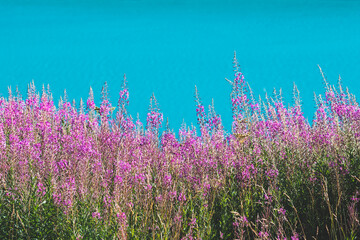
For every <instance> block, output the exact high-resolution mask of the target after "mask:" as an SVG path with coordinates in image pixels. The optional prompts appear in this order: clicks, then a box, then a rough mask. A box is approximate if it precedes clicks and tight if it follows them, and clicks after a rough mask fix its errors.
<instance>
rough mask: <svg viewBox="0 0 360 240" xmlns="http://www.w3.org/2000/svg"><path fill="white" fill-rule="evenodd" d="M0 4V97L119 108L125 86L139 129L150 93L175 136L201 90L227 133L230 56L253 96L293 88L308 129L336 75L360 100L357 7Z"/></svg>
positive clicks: (225, 0) (225, 2) (331, 2)
mask: <svg viewBox="0 0 360 240" xmlns="http://www.w3.org/2000/svg"><path fill="white" fill-rule="evenodd" d="M269 2H270V1H267V0H263V1H261V0H255V1H235V0H234V1H232V0H221V1H220V0H219V1H215V0H213V1H211V0H210V1H199V0H191V1H190V0H183V1H172V0H166V1H165V0H164V1H159V0H152V1H144V0H142V1H141V0H132V1H130V0H128V1H111V0H108V1H100V0H99V1H95V0H87V1H85V0H81V1H80V0H63V1H51V0H48V1H43V0H31V1H30V0H28V1H25V0H23V1H21V0H6V1H4V0H0V93H1V95H2V96H7V93H6V91H7V86H9V85H11V86H12V87H13V88H14V87H15V86H16V85H18V86H19V89H20V90H21V91H22V93H23V95H24V96H26V88H27V84H28V83H29V82H30V81H32V79H34V81H35V85H36V86H37V87H38V89H39V90H40V89H41V85H42V84H50V88H51V90H52V92H53V95H54V99H56V100H57V99H59V97H60V96H61V95H62V93H63V91H64V89H66V91H67V93H68V95H69V98H70V99H73V98H74V99H76V101H77V102H78V101H79V99H80V98H81V97H82V98H83V99H86V98H87V96H88V91H89V87H90V86H92V87H93V89H94V93H95V95H96V99H97V101H98V102H99V101H100V92H101V86H102V85H103V83H104V81H107V82H108V85H109V89H110V96H111V100H112V102H113V104H115V105H116V102H117V98H118V93H119V90H120V88H121V85H122V78H123V74H124V73H125V74H126V75H127V79H128V85H129V88H130V113H131V114H132V115H133V117H134V118H136V114H137V113H139V114H140V119H141V120H142V121H143V122H144V121H145V119H146V112H147V109H148V105H149V98H150V96H151V94H152V93H153V92H154V93H155V96H156V97H157V100H158V102H159V104H160V108H161V110H162V112H163V113H164V117H165V119H166V118H167V117H168V118H169V122H170V127H171V128H173V129H174V130H175V131H176V132H177V129H178V128H179V127H180V124H181V123H182V121H183V120H184V121H185V122H186V123H187V124H190V123H191V122H192V123H196V114H195V102H194V86H195V85H197V87H198V90H199V93H200V96H201V98H202V100H203V103H204V104H205V105H209V104H211V99H212V98H213V99H214V103H215V109H216V110H217V112H218V113H219V114H221V116H222V118H223V122H224V125H225V127H226V128H227V129H230V123H231V105H230V98H229V94H230V90H231V88H230V85H229V84H228V83H227V82H226V81H225V77H226V78H232V77H233V71H232V57H233V54H234V51H236V52H237V57H238V61H239V63H240V65H241V69H242V71H243V73H244V75H245V78H246V79H247V80H248V81H249V83H250V85H251V87H252V89H253V91H254V93H255V96H258V95H259V94H260V95H261V96H264V93H265V91H267V92H268V93H269V94H271V93H272V91H273V88H276V89H279V88H282V90H283V92H284V98H285V101H286V102H288V103H291V101H292V98H291V97H292V87H293V82H295V83H296V84H297V85H298V88H299V90H300V94H301V96H302V100H303V107H304V111H305V114H306V116H307V117H308V118H309V120H311V119H312V116H313V111H314V106H315V104H314V101H313V93H314V92H316V93H317V94H320V93H321V94H322V93H323V85H322V78H321V75H320V73H319V71H318V68H317V64H319V65H320V66H321V67H322V69H323V71H324V72H325V74H326V76H327V78H328V81H329V82H330V83H332V84H336V83H337V79H338V76H339V74H340V75H341V77H342V79H343V83H344V85H346V86H349V88H350V91H351V92H353V93H354V94H355V95H357V96H360V88H359V86H360V71H359V70H360V1H351V0H327V1H319V0H312V1H304V0H303V1H300V0H292V1H285V0H283V1H280V0H278V1H272V3H269Z"/></svg>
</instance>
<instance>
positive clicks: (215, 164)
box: [0, 57, 360, 239]
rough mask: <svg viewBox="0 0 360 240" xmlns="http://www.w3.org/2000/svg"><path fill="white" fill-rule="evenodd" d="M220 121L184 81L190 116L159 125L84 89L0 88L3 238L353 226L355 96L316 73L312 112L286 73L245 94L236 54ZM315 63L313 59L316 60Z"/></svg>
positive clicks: (255, 235)
mask: <svg viewBox="0 0 360 240" xmlns="http://www.w3.org/2000/svg"><path fill="white" fill-rule="evenodd" d="M234 65H235V68H234V69H235V76H234V79H232V80H228V81H229V82H230V83H231V84H232V92H231V94H230V98H231V106H232V111H233V123H232V130H231V132H227V131H225V130H224V128H223V126H222V123H221V117H220V116H219V115H218V114H216V112H215V109H214V107H213V105H212V106H209V110H208V111H206V110H205V107H204V106H203V104H202V102H201V99H200V97H199V93H198V91H197V90H196V93H195V98H196V114H197V117H198V128H195V127H193V126H191V127H187V126H186V125H183V126H182V127H181V128H180V129H179V132H178V134H179V137H178V138H176V137H175V134H174V132H172V130H170V129H169V128H166V130H165V131H163V132H161V131H160V128H161V126H162V124H163V115H162V113H161V112H160V109H159V106H158V103H157V101H156V98H155V96H152V97H151V99H150V107H149V113H148V115H147V121H146V124H145V126H144V125H143V124H142V123H141V122H140V121H139V120H137V121H135V120H133V118H132V117H131V115H130V114H129V113H128V111H127V106H128V104H129V92H128V88H127V85H126V79H124V85H123V88H122V90H121V91H120V94H119V101H118V104H117V107H116V108H114V107H113V106H112V105H111V103H110V101H109V99H108V97H107V92H108V90H107V85H106V84H105V86H104V88H103V92H102V101H101V104H100V107H96V106H95V103H94V97H93V92H92V90H91V89H90V93H89V98H88V99H87V101H86V103H83V102H82V101H81V102H80V104H79V105H77V104H75V102H72V103H70V102H69V101H68V99H67V96H66V94H65V96H64V98H62V99H60V101H59V105H58V106H57V107H56V106H55V105H54V102H53V99H52V96H51V93H50V91H49V90H48V89H45V88H43V90H42V94H41V95H40V94H39V93H37V92H36V89H35V86H34V84H33V83H31V84H30V85H29V88H28V94H27V98H26V99H23V98H22V97H21V95H20V93H18V92H17V93H15V94H13V93H12V91H11V89H10V88H9V96H8V97H7V98H0V238H1V239H358V238H359V235H360V224H359V207H360V206H359V200H360V108H359V104H358V103H357V102H356V100H355V97H354V96H353V95H352V94H350V93H349V91H348V90H347V89H346V90H344V89H343V87H342V85H341V82H340V81H339V84H338V87H334V86H331V85H329V84H328V83H327V82H326V80H325V78H324V85H325V94H324V96H321V95H319V96H315V101H316V111H315V115H314V121H313V122H312V124H310V123H309V122H308V121H307V120H306V119H305V118H304V115H303V112H302V109H301V101H300V96H299V91H298V90H297V88H296V86H294V101H293V105H292V106H290V107H288V108H286V107H285V103H284V102H283V100H282V98H281V93H279V94H278V93H276V92H275V93H274V95H273V96H272V97H268V96H265V101H263V100H262V99H260V98H259V100H255V98H254V97H253V94H252V92H251V89H250V87H249V85H248V83H247V82H246V81H245V79H244V76H243V74H242V73H241V72H240V71H239V68H238V64H237V61H236V57H234ZM321 73H322V72H321Z"/></svg>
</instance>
